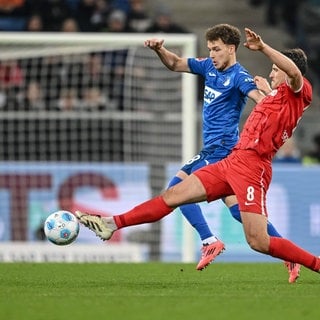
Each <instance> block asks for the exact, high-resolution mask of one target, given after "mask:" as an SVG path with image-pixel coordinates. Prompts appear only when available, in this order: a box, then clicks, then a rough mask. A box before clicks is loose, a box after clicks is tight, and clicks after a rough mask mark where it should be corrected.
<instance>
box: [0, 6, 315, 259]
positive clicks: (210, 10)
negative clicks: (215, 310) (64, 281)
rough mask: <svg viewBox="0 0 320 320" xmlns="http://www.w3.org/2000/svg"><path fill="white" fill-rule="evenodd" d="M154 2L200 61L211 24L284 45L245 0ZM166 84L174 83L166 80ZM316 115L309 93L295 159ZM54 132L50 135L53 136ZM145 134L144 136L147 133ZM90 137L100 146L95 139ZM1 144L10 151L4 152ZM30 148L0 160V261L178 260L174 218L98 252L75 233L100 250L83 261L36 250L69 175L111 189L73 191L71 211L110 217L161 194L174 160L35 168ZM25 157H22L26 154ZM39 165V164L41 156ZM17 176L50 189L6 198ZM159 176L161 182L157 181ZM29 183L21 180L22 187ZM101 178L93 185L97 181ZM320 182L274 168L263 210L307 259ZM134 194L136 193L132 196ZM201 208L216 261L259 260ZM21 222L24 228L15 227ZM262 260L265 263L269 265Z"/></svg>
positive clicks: (309, 171) (179, 240) (212, 209)
mask: <svg viewBox="0 0 320 320" xmlns="http://www.w3.org/2000/svg"><path fill="white" fill-rule="evenodd" d="M157 3H158V1H157V2H156V1H151V0H150V1H149V6H150V8H152V7H153V6H155V5H156V4H157ZM161 3H165V4H167V5H168V6H170V8H171V9H172V13H173V16H174V19H175V21H177V22H178V23H179V24H181V25H184V26H186V27H187V28H188V29H189V30H190V31H193V32H194V33H195V34H196V35H197V36H198V47H199V48H198V50H199V55H206V54H207V52H206V48H205V43H204V41H203V32H204V30H205V29H206V28H207V27H208V26H211V25H213V24H216V23H223V22H228V23H231V24H234V25H237V26H238V27H239V28H240V29H242V30H243V28H244V27H245V26H248V27H251V28H253V29H254V30H256V31H257V32H259V33H261V34H262V35H263V38H264V39H265V40H266V41H267V42H270V43H272V44H273V45H274V46H275V47H277V48H279V49H281V48H284V47H285V45H286V44H287V43H288V42H289V41H290V38H289V37H288V35H287V33H286V32H285V31H284V30H283V28H282V26H281V25H280V26H278V27H277V28H275V27H270V26H267V25H266V23H265V20H264V10H263V8H261V7H252V6H250V5H249V3H248V1H245V0H242V1H236V0H225V1H223V2H221V1H207V0H202V1H199V3H197V5H196V6H194V4H193V3H191V2H190V3H187V4H186V2H185V1H178V0H171V1H161ZM163 37H164V38H165V35H163ZM238 58H239V60H240V61H241V63H242V64H243V65H245V66H246V67H247V68H248V70H249V71H250V72H251V73H253V74H260V75H267V74H268V73H269V70H270V65H269V64H268V63H266V60H265V59H264V57H263V56H262V55H254V56H253V55H250V54H248V52H247V51H246V50H245V49H243V48H240V49H239V53H238ZM173 81H175V80H174V79H173ZM316 90H317V87H316ZM250 107H252V105H251V104H250V103H249V107H248V108H246V111H245V113H244V116H243V118H242V119H245V118H246V116H247V114H248V113H249V112H250ZM319 112H320V111H319V104H318V95H317V91H316V92H315V99H314V102H313V106H312V108H310V111H308V112H307V114H306V116H305V118H304V119H303V120H302V121H301V124H300V126H299V128H298V129H297V131H296V133H295V137H296V140H297V143H298V146H299V148H300V150H301V151H302V152H305V151H307V150H309V149H311V148H312V136H313V135H314V134H315V133H317V132H318V130H319V125H318V122H319V121H318V119H319ZM13 118H14V117H13ZM14 119H15V118H14ZM20 120H21V119H20ZM22 120H23V121H25V119H22ZM103 120H105V118H103V119H102V122H103ZM11 121H12V122H13V127H19V124H17V122H19V119H18V120H17V119H15V120H13V119H11ZM15 121H16V122H15ZM68 121H70V122H72V116H71V117H70V118H67V119H63V120H62V119H60V120H59V119H58V121H57V122H55V123H56V124H57V123H58V125H57V128H58V130H59V128H60V125H61V123H62V124H63V122H68ZM199 121H200V120H199ZM88 123H89V122H88ZM88 123H87V124H86V125H85V128H87V129H88V130H90V128H91V127H90V125H91V126H92V127H99V126H101V128H102V130H108V132H110V133H111V135H112V134H113V136H114V137H115V138H116V139H118V138H119V130H120V129H119V127H117V126H116V127H114V126H113V123H112V122H110V123H109V122H108V124H107V125H106V126H105V125H102V124H101V119H94V120H93V121H91V122H90V125H89V124H88ZM20 125H21V124H20ZM3 126H5V125H3ZM64 126H67V124H65V125H62V127H64ZM150 126H151V127H150V128H148V130H152V129H151V128H154V126H155V124H154V123H151V124H150ZM22 127H23V130H27V131H28V129H25V128H28V127H29V128H30V130H32V128H31V127H32V125H29V126H28V125H27V124H26V123H25V122H23V126H22ZM171 127H172V126H170V130H171V129H172V128H171ZM57 128H53V129H54V130H57ZM160 129H161V128H159V130H160ZM18 130H19V129H18ZM76 132H77V135H78V136H81V138H83V135H85V132H84V131H83V130H82V129H79V128H78V129H76ZM146 132H148V131H147V130H146ZM150 132H151V131H150ZM152 133H153V134H154V135H155V136H156V135H157V134H163V132H161V130H160V131H157V130H153V131H152ZM14 134H15V131H13V135H14ZM139 137H140V136H139V134H138V135H137V136H136V139H139ZM141 137H142V136H141ZM6 138H7V136H6V132H5V131H4V133H3V135H2V137H1V139H2V142H3V143H4V145H6V146H7V149H6V151H8V150H9V149H10V150H11V149H14V148H15V147H14V146H12V145H10V143H8V141H7V140H6ZM96 138H97V139H98V140H99V137H96ZM62 139H63V137H62ZM166 139H170V136H168V137H166ZM159 140H161V139H159ZM164 140H165V139H164ZM59 141H60V140H59ZM92 141H93V140H92ZM197 141H198V144H199V145H200V141H201V137H200V133H199V132H198V139H197ZM122 142H123V141H122V140H121V139H119V140H118V142H117V143H118V144H121V143H122ZM22 143H23V141H22ZM149 143H150V144H149V145H148V148H150V145H151V144H152V143H156V141H155V140H154V141H152V140H151V141H149ZM175 143H176V145H175V146H176V148H177V149H178V150H179V151H180V149H179V147H177V145H178V144H179V139H177V141H176V142H175ZM8 145H9V147H10V148H8ZM88 145H89V144H88ZM29 147H30V146H28V145H27V148H26V149H29ZM69 147H70V148H71V149H72V148H76V146H75V144H74V145H73V146H72V145H70V144H69ZM164 147H165V142H164ZM171 147H172V146H170V148H171ZM32 148H33V150H35V151H34V153H36V154H37V157H35V156H34V154H33V155H30V156H28V157H25V158H19V156H18V158H15V156H16V154H15V153H13V155H14V157H12V155H11V156H10V152H9V151H8V152H7V154H4V153H3V154H2V157H1V160H2V161H3V162H2V163H1V164H0V172H1V179H0V181H1V188H2V189H1V192H0V200H1V211H0V217H1V228H0V231H1V234H0V240H1V241H2V243H1V246H0V248H1V251H0V259H2V261H10V260H26V261H28V260H37V259H39V261H42V260H49V261H50V260H54V259H57V260H59V259H60V260H62V261H69V260H73V261H74V260H77V259H78V260H79V261H83V260H85V259H87V260H93V261H95V260H96V261H123V260H131V261H145V260H149V259H150V260H162V261H179V260H181V259H183V256H182V250H183V249H182V248H183V247H184V246H185V244H184V243H183V237H182V234H183V229H182V225H183V223H182V218H181V215H180V214H178V213H176V214H174V215H172V216H170V217H168V218H166V219H164V220H163V222H161V223H158V224H154V225H152V226H142V227H137V228H136V229H134V228H132V229H130V230H129V229H128V230H125V231H123V232H122V231H121V233H119V235H118V236H117V237H115V239H114V241H112V242H111V244H108V246H104V245H102V244H101V243H100V242H98V241H97V240H96V239H95V238H94V237H93V236H92V235H91V234H90V233H87V232H86V231H85V230H82V231H81V237H80V238H79V241H78V243H77V244H79V246H80V245H81V244H85V245H89V244H90V243H91V244H93V245H94V248H97V247H99V248H101V249H102V250H101V251H97V252H93V254H92V256H88V255H86V256H84V255H83V254H82V255H81V253H77V254H76V258H75V252H76V250H77V249H76V247H75V246H74V247H73V246H70V247H68V248H53V247H52V246H50V247H47V246H45V247H43V244H45V242H43V241H41V240H40V239H41V237H40V238H39V237H38V236H37V233H36V232H37V230H38V229H39V226H41V223H42V221H43V219H44V217H45V214H48V213H50V212H51V211H53V210H55V209H57V208H59V206H61V198H63V194H62V195H61V193H59V192H62V191H61V190H63V189H62V188H61V186H63V185H64V183H65V182H66V181H68V178H70V177H73V175H74V174H79V175H80V176H81V175H82V174H87V173H88V172H90V174H92V176H93V178H92V177H89V178H88V177H87V176H86V179H89V181H90V183H92V181H94V182H95V183H96V180H95V179H97V178H96V177H100V178H101V176H102V177H103V179H102V180H104V179H105V178H107V180H108V179H110V180H111V181H112V184H114V186H113V187H114V189H115V190H116V191H115V190H113V191H110V190H109V193H108V194H107V196H106V197H104V199H101V195H99V192H98V191H97V190H92V189H90V188H89V189H88V188H87V189H86V188H81V190H78V192H77V193H76V194H75V195H73V196H74V199H73V200H75V202H76V203H77V205H78V206H79V205H80V206H83V207H84V208H88V204H89V208H90V209H91V210H93V211H96V212H101V208H103V209H102V211H103V212H104V213H106V214H109V213H110V212H111V213H118V212H122V211H124V210H126V209H128V208H130V207H131V206H132V205H134V204H135V203H138V202H139V201H142V200H144V199H147V198H148V197H149V196H151V195H152V194H154V193H157V192H158V191H160V190H161V189H162V188H163V187H164V186H165V184H166V182H167V181H168V179H169V178H170V177H171V176H172V174H173V173H174V172H175V171H176V169H177V168H178V167H179V162H178V160H179V155H177V154H173V155H172V154H170V152H168V154H167V151H166V150H165V149H163V146H162V147H161V148H160V150H157V151H155V150H154V149H152V150H150V153H151V155H150V159H151V160H150V161H151V163H152V165H151V166H150V163H149V164H145V163H141V162H143V161H144V160H149V159H148V158H147V157H146V153H142V156H141V155H140V156H133V157H132V159H130V161H126V159H125V158H123V154H122V152H121V151H120V152H119V157H120V158H116V159H111V158H108V157H107V158H104V157H103V156H101V154H105V155H106V154H108V155H110V154H114V152H116V151H115V150H113V149H111V151H110V150H106V152H105V153H104V151H102V152H100V153H97V154H99V155H100V156H101V158H99V157H98V159H97V158H95V159H94V157H93V158H92V154H95V150H92V149H90V148H89V149H88V150H87V153H90V155H89V154H88V155H87V156H84V158H82V159H81V161H80V162H79V161H78V160H79V159H78V158H77V156H74V155H76V154H77V153H78V152H79V150H75V152H74V153H73V154H71V155H69V153H68V152H69V151H68V150H67V153H68V157H67V158H66V159H63V157H62V159H60V160H63V162H59V161H56V160H59V157H58V156H56V158H51V159H49V160H50V161H48V162H46V161H44V162H43V161H42V163H41V164H39V163H37V162H35V161H34V160H39V157H41V156H43V154H42V152H41V150H37V145H35V146H32ZM79 148H80V144H79ZM100 151H101V150H100ZM117 151H118V150H117ZM153 152H159V153H160V155H158V154H157V153H155V156H158V157H159V158H158V160H159V161H158V162H157V161H156V162H153V161H154V158H153V157H152V153H153ZM27 154H29V151H28V150H27ZM8 155H9V156H8ZM73 156H74V157H73ZM4 160H5V161H4ZM7 160H9V162H7ZM12 160H14V161H12ZM26 160H27V161H26ZM28 160H29V161H28ZM42 160H43V159H42ZM44 160H46V158H45V157H44ZM85 160H87V161H85ZM119 160H120V161H119ZM132 161H133V163H132ZM66 162H67V163H66ZM151 171H152V172H155V171H156V176H157V177H156V178H153V179H151V182H150V179H149V174H150V172H151ZM19 173H21V176H23V178H25V177H26V176H27V177H29V178H30V177H32V176H33V175H34V174H35V173H36V174H40V175H41V174H43V173H45V175H46V176H47V177H48V181H54V183H53V184H50V182H48V184H47V185H46V187H48V188H49V191H48V192H47V191H41V192H37V191H35V190H33V191H32V192H30V194H27V195H25V194H24V196H26V198H23V197H21V194H19V193H18V195H17V194H13V191H14V190H15V187H14V186H15V185H16V184H17V183H18V184H19V181H20V182H21V181H22V183H25V180H15V182H13V183H11V184H10V181H11V180H10V177H12V176H17V175H18V176H19ZM21 176H20V178H21ZM161 176H163V177H162V178H161ZM8 177H9V178H8ZM20 178H19V179H20ZM29 178H27V180H28V179H29ZM100 178H98V180H99V179H100ZM319 178H320V171H319V168H317V167H314V168H304V167H300V166H294V167H293V166H289V167H287V166H279V167H277V168H275V176H274V184H273V186H272V188H271V192H270V193H271V195H270V199H271V200H270V204H269V206H270V214H271V220H272V221H273V222H275V225H276V226H277V227H278V228H279V229H280V230H281V231H282V233H283V234H284V235H287V236H288V237H289V238H291V239H293V240H295V241H296V242H297V243H299V244H301V245H303V246H304V247H305V248H307V249H309V250H311V251H314V252H316V248H317V243H319V238H320V204H319V200H318V199H320V195H319V191H318V190H319V188H318V184H319ZM30 180H31V181H28V183H29V182H30V185H32V178H30ZM43 181H44V180H41V183H42V182H43ZM99 181H100V180H99ZM155 181H157V183H156V184H154V182H155ZM11 182H12V181H11ZM8 185H9V186H10V188H9V190H11V192H8ZM35 185H37V182H35ZM20 187H21V186H18V189H20ZM38 187H39V186H38ZM38 187H37V188H38ZM111 189H112V188H111ZM136 190H139V191H138V192H136ZM24 191H25V190H24ZM137 193H138V194H137ZM13 195H14V196H18V197H20V200H19V201H17V203H19V205H20V206H17V207H15V208H14V210H15V211H14V214H15V216H14V219H12V211H13V210H12V209H13V208H12V204H13V203H15V202H14V201H12V198H13V200H15V198H14V197H13ZM58 195H59V196H58ZM21 199H22V200H23V201H26V202H23V201H22V200H21ZM203 206H204V210H205V211H206V214H207V215H208V217H209V219H210V223H212V225H214V227H215V230H216V231H217V235H218V236H221V237H222V238H223V239H225V241H226V243H227V248H228V250H227V252H226V253H225V254H224V255H223V256H221V257H219V259H220V261H224V260H235V261H244V260H245V261H260V260H265V259H266V258H265V257H263V256H261V255H258V254H255V253H252V252H251V251H250V250H249V249H248V247H247V245H246V244H245V241H244V239H243V236H242V231H241V226H240V225H238V224H236V223H234V222H232V221H231V218H230V217H229V215H228V213H226V210H225V209H224V207H223V206H222V205H221V204H220V203H215V204H212V205H210V206H207V205H206V204H203ZM106 208H107V209H106ZM22 210H25V213H26V215H25V216H23V215H22ZM280 211H281V218H279V217H278V216H277V212H280ZM279 216H280V215H279ZM21 219H22V220H26V221H22V222H21ZM12 224H16V226H18V227H16V226H15V227H13V226H12ZM21 225H26V226H27V227H26V228H24V227H22V229H21ZM16 230H18V231H17V232H18V234H14V232H16ZM11 240H14V242H12V243H10V242H11ZM8 241H9V244H8ZM21 241H23V242H26V243H27V244H28V248H29V244H32V245H33V249H31V251H30V254H29V253H28V250H29V249H26V247H25V246H22V247H21V249H19V245H21ZM194 242H195V244H196V245H195V248H196V250H198V249H199V246H200V244H199V242H198V239H197V237H196V235H194ZM132 245H133V246H132ZM90 248H91V249H90V250H93V249H92V247H90ZM61 249H62V250H63V251H62V250H61ZM19 250H20V251H19ZM84 250H87V251H88V247H84ZM51 251H52V254H51V255H50V254H49V255H48V252H49V253H50V252H51ZM198 254H199V252H198V251H197V252H194V256H195V257H196V256H197V255H198ZM267 260H268V261H272V260H271V259H269V258H268V259H267Z"/></svg>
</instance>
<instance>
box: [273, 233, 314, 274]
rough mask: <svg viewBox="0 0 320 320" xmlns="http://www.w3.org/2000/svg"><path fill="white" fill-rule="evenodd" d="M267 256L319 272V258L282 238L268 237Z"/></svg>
mask: <svg viewBox="0 0 320 320" xmlns="http://www.w3.org/2000/svg"><path fill="white" fill-rule="evenodd" d="M269 254H270V255H271V256H273V257H275V258H279V259H282V260H284V261H289V262H295V263H299V264H301V265H303V266H305V267H306V268H309V269H311V270H313V271H319V270H320V258H318V257H316V256H314V255H312V254H311V253H309V252H308V251H305V250H304V249H302V248H300V247H298V246H297V245H295V244H294V243H293V242H291V241H289V240H287V239H284V238H278V237H270V246H269Z"/></svg>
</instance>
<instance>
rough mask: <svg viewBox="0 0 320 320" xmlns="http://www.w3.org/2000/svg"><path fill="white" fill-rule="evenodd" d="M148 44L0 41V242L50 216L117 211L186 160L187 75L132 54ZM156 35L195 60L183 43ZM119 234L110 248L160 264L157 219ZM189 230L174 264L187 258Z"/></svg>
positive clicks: (90, 39) (93, 39) (57, 38)
mask: <svg viewBox="0 0 320 320" xmlns="http://www.w3.org/2000/svg"><path fill="white" fill-rule="evenodd" d="M150 36H152V35H144V34H130V35H128V34H116V35H115V34H61V33H59V34H52V33H41V34H40V33H39V34H38V33H23V34H19V33H1V34H0V44H1V52H0V114H1V117H0V130H1V133H0V150H1V151H0V161H1V162H0V185H1V188H0V240H1V241H38V240H41V239H42V237H43V234H42V230H41V225H42V222H43V220H44V219H45V217H46V216H47V215H48V214H49V213H51V212H52V211H55V210H58V209H66V210H75V209H81V210H89V211H90V212H93V213H100V214H106V215H109V214H118V213H121V212H122V211H124V210H127V209H129V208H130V207H131V206H133V205H135V204H137V203H139V202H141V201H143V200H146V199H148V198H149V197H150V196H153V195H155V194H158V193H159V192H160V191H161V190H163V189H164V188H165V187H166V184H167V183H168V179H169V174H171V171H170V170H169V169H168V168H169V167H170V166H171V168H172V166H175V165H176V166H177V168H179V167H180V165H181V163H182V162H183V161H185V160H188V159H190V158H191V157H192V156H193V155H194V154H195V152H196V149H197V148H196V141H197V132H196V131H197V130H196V124H197V115H196V114H195V112H196V104H197V102H196V88H197V85H196V79H195V77H194V76H192V75H187V74H180V73H175V72H170V71H169V70H167V69H166V68H165V67H164V66H163V64H162V63H161V62H160V60H159V58H158V57H157V55H156V54H155V53H154V52H153V51H152V50H149V49H148V48H144V47H143V42H144V40H145V39H146V38H147V37H150ZM157 36H158V35H157ZM161 37H163V38H164V39H165V45H166V47H167V48H169V49H171V50H174V51H176V52H177V53H178V54H179V55H182V56H186V57H188V56H195V55H196V39H195V36H194V35H161ZM182 221H183V220H182ZM128 229H129V228H128ZM130 230H131V231H127V230H124V231H121V232H119V235H118V236H115V239H114V240H113V241H114V242H120V243H121V242H128V241H133V242H140V243H143V244H146V245H147V247H148V251H149V254H150V258H151V259H153V260H158V259H160V258H161V250H165V249H163V248H162V245H163V244H161V241H162V240H161V239H162V236H161V234H162V232H163V230H162V228H161V222H160V223H154V224H152V225H150V226H148V227H147V226H145V227H143V226H141V227H137V228H132V229H131V228H130ZM187 230H188V232H186V231H187ZM189 231H190V229H188V226H186V225H185V228H184V229H182V232H183V234H184V235H185V238H184V241H182V242H183V243H184V245H183V247H182V250H186V251H183V253H182V259H183V260H184V261H192V260H193V258H194V257H193V255H194V252H193V235H192V232H189ZM81 233H82V234H85V231H82V232H81ZM81 241H83V242H90V241H91V238H90V236H89V235H88V236H87V235H84V236H83V237H82V238H81V237H80V238H79V242H81ZM161 248H162V249H161Z"/></svg>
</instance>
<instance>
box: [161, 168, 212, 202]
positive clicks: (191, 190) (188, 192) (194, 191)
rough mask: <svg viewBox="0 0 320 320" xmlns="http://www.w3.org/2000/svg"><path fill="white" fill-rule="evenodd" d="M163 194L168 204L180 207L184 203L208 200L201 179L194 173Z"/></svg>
mask: <svg viewBox="0 0 320 320" xmlns="http://www.w3.org/2000/svg"><path fill="white" fill-rule="evenodd" d="M162 196H163V199H164V201H165V202H166V204H167V205H168V206H170V207H178V206H180V205H182V204H186V203H195V202H201V201H204V200H206V190H205V188H204V186H203V184H202V183H201V181H200V179H199V178H198V177H197V176H195V175H193V174H192V175H190V176H188V177H187V178H186V179H184V180H183V181H181V182H180V183H178V184H176V185H175V186H173V187H171V188H170V189H168V190H166V191H165V192H164V193H163V195H162Z"/></svg>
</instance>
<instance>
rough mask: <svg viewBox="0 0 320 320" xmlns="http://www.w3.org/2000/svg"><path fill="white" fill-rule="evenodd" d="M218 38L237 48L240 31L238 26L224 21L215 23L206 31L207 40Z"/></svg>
mask: <svg viewBox="0 0 320 320" xmlns="http://www.w3.org/2000/svg"><path fill="white" fill-rule="evenodd" d="M219 39H221V41H222V42H223V43H225V44H233V45H235V47H236V50H237V49H238V47H239V44H240V39H241V32H240V30H239V29H238V28H236V27H234V26H232V25H230V24H226V23H222V24H217V25H215V26H213V27H211V28H209V29H208V30H207V31H206V40H207V41H216V40H219Z"/></svg>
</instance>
